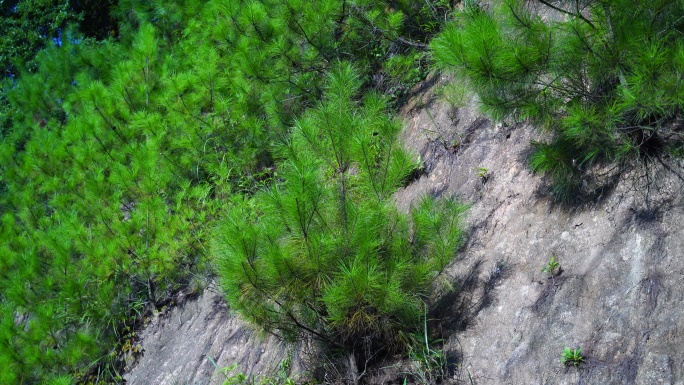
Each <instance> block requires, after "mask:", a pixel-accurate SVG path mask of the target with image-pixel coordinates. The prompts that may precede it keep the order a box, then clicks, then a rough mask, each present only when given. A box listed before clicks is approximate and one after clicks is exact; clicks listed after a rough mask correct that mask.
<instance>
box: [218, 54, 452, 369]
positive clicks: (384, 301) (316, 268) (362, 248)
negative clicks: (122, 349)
mask: <svg viewBox="0 0 684 385" xmlns="http://www.w3.org/2000/svg"><path fill="white" fill-rule="evenodd" d="M359 86H360V81H359V78H358V76H357V75H356V74H355V73H354V71H353V70H352V69H351V68H350V66H349V65H346V64H342V65H341V66H340V67H339V68H336V69H335V70H334V71H333V72H332V74H331V75H330V78H329V82H328V84H327V87H326V92H325V97H324V100H323V101H322V102H321V103H320V104H319V106H317V107H316V108H315V109H313V110H311V111H309V112H308V113H307V114H305V116H304V117H303V118H302V119H300V120H298V122H297V123H296V125H295V128H294V131H293V133H292V136H291V139H290V141H288V143H287V144H286V145H285V146H284V147H282V148H281V151H282V153H283V158H284V160H283V162H282V163H281V164H280V165H279V167H278V178H279V179H280V181H281V182H280V183H277V184H274V185H272V186H271V187H270V188H268V189H265V190H264V191H261V192H259V193H258V194H256V195H255V196H254V197H253V198H252V199H248V200H245V201H243V202H238V203H237V204H236V205H235V207H233V208H232V209H231V210H230V214H229V216H228V218H227V219H226V220H225V221H223V222H222V223H221V224H220V226H219V227H218V229H217V232H216V237H215V242H214V248H213V249H214V255H215V258H216V262H217V264H218V266H219V267H218V271H219V276H220V279H221V283H222V285H223V288H224V290H225V293H226V296H227V298H228V301H229V304H230V305H231V307H232V308H233V309H236V310H237V311H239V312H240V313H241V314H242V315H243V316H245V317H247V318H248V319H250V320H251V321H252V322H253V323H254V324H256V325H258V326H260V327H262V328H264V329H265V330H267V331H268V332H270V333H273V334H276V335H278V336H280V337H282V338H285V339H290V340H293V339H297V338H299V337H302V336H303V335H307V336H309V337H314V338H316V339H319V340H322V341H323V342H325V343H327V344H328V345H329V346H331V347H333V348H337V349H343V350H344V351H346V352H347V353H349V354H352V355H353V356H354V357H355V358H356V359H357V360H358V361H359V365H362V364H364V362H367V360H370V359H372V357H373V356H381V355H382V354H384V353H392V352H398V351H405V349H406V348H407V344H408V343H410V342H411V339H410V334H411V333H414V332H416V331H419V330H420V328H421V325H422V318H421V316H422V314H423V309H424V306H425V302H426V301H428V300H429V298H430V292H431V289H432V288H433V287H434V282H435V279H436V278H437V276H438V275H439V274H440V273H441V272H442V271H443V269H444V268H445V267H446V266H447V264H449V263H450V262H451V261H452V260H453V259H454V257H455V255H456V251H457V249H458V247H459V245H460V243H461V240H462V232H461V228H460V227H459V218H460V214H461V213H462V212H463V210H464V207H463V206H461V205H459V204H457V203H455V202H454V201H452V200H445V201H440V202H437V201H435V200H433V199H429V198H425V199H423V200H422V201H420V203H418V204H417V205H416V206H415V207H413V208H412V210H411V213H410V214H409V215H407V214H404V213H401V212H399V211H397V209H396V208H394V205H393V202H392V199H391V196H392V193H393V192H395V191H396V190H397V188H399V187H400V186H401V185H402V182H403V180H404V179H405V178H406V177H407V175H409V174H410V172H411V171H412V170H413V168H414V167H416V164H415V163H414V162H413V161H412V160H411V159H410V157H409V156H408V155H407V154H406V153H405V152H404V151H403V150H402V148H401V146H400V143H399V141H398V139H397V133H398V131H399V129H400V127H399V125H398V124H397V123H396V122H394V121H392V120H391V119H390V118H389V117H388V116H387V114H386V104H385V100H383V98H381V97H379V96H377V95H367V96H366V97H364V98H363V99H362V100H360V101H357V100H356V96H357V95H358V89H359ZM360 367H361V366H360Z"/></svg>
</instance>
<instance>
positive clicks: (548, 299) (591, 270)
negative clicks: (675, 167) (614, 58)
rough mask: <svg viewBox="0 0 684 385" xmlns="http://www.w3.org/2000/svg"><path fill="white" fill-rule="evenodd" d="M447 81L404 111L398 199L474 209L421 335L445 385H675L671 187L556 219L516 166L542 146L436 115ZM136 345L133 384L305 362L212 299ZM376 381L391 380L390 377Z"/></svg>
mask: <svg viewBox="0 0 684 385" xmlns="http://www.w3.org/2000/svg"><path fill="white" fill-rule="evenodd" d="M443 81H444V80H443V79H440V78H438V77H436V78H434V79H432V81H428V82H426V83H425V84H424V85H423V88H422V89H419V90H417V91H416V96H415V97H414V98H413V100H412V101H411V102H410V103H409V104H408V105H407V106H405V108H404V109H403V115H404V117H405V121H406V129H405V132H404V140H405V143H406V145H407V147H408V148H409V149H411V151H413V152H414V153H416V154H420V156H421V159H422V161H423V162H424V165H425V174H424V175H423V176H421V178H420V179H418V180H417V181H415V182H414V183H412V184H411V185H410V186H408V187H406V188H405V189H403V190H402V191H400V192H399V193H398V194H397V196H396V200H397V204H398V206H399V207H401V208H404V209H406V208H408V207H409V206H410V205H411V203H412V202H413V201H414V200H415V199H416V198H417V197H419V196H420V195H421V194H426V193H427V194H434V195H437V196H457V197H459V198H460V199H461V200H462V201H463V202H466V203H469V204H470V205H471V208H470V210H469V211H468V213H467V217H468V219H467V226H468V229H469V232H468V233H469V237H468V241H467V244H466V246H465V248H464V249H463V251H462V253H461V254H460V256H459V259H458V261H456V262H455V263H454V265H453V267H452V268H451V269H450V270H449V271H448V272H447V276H448V277H449V279H451V280H452V281H453V283H454V285H455V286H456V287H460V288H461V290H460V292H459V294H458V295H449V296H446V297H444V298H443V299H442V300H441V301H440V303H439V306H438V307H437V308H436V310H435V311H433V313H434V314H433V315H432V319H431V321H430V325H431V327H432V328H433V330H437V331H439V332H440V333H441V335H442V336H443V337H444V338H445V341H446V343H445V346H444V351H445V352H446V353H447V355H448V358H449V362H450V363H451V367H452V371H451V373H450V379H449V381H450V382H454V383H473V384H684V356H681V355H679V354H678V353H677V352H681V351H682V350H684V334H683V332H684V317H682V311H683V310H682V309H684V306H683V305H684V299H683V298H684V297H683V296H682V294H681V290H682V289H683V288H684V264H682V261H684V257H683V256H682V255H683V254H684V229H683V228H682V223H684V205H683V204H682V203H683V202H682V198H681V195H682V194H681V190H682V187H683V185H682V182H681V181H680V178H679V177H678V176H677V175H676V174H674V173H672V172H671V171H668V170H665V169H663V168H662V167H656V166H654V165H650V164H645V165H644V166H640V167H635V168H633V169H631V170H627V171H626V172H624V173H623V174H622V176H621V178H620V180H619V181H617V182H616V183H615V184H613V185H611V186H610V188H606V189H605V190H603V191H601V192H600V193H599V194H597V196H595V197H593V198H592V199H589V200H587V201H584V202H581V203H578V204H575V205H559V204H556V203H554V202H553V200H552V199H551V198H550V197H549V196H548V194H547V193H546V191H547V184H546V182H545V181H544V180H543V179H542V178H541V177H539V176H537V175H533V174H532V173H531V172H530V171H529V169H528V167H527V166H526V157H527V154H528V152H529V147H530V141H531V140H533V139H535V138H537V135H538V133H536V132H535V130H534V129H533V128H532V127H528V126H525V125H506V124H493V123H492V122H490V121H489V120H487V119H486V118H483V117H481V116H479V115H478V114H476V113H475V112H474V109H473V108H470V107H460V108H457V107H453V106H451V105H449V104H447V103H445V102H443V101H441V100H440V98H438V97H437V96H436V93H435V90H436V89H437V87H439V84H441V83H442V82H443ZM552 256H554V257H555V259H556V260H557V261H558V263H559V264H560V269H559V270H557V273H555V274H553V275H552V274H549V273H544V272H542V271H541V269H542V268H543V267H544V266H545V265H546V264H547V263H548V262H549V259H550V258H551V257H552ZM141 336H142V346H143V349H144V350H145V351H144V354H143V357H141V359H140V361H139V363H138V364H137V366H136V367H135V368H133V369H132V370H131V371H130V372H129V373H128V374H127V375H126V377H125V378H126V379H127V380H128V383H130V384H174V383H178V384H207V383H210V382H212V383H221V381H222V378H221V377H220V376H218V375H216V374H215V373H216V370H215V366H214V364H213V363H212V362H211V361H212V360H213V361H214V362H215V363H216V365H218V366H219V367H225V366H228V365H230V364H232V363H237V364H238V366H239V369H237V370H240V371H243V372H245V373H250V374H257V375H258V374H265V373H274V370H277V368H278V367H279V366H280V367H281V368H282V366H283V363H287V364H290V363H293V365H295V368H294V369H295V371H296V370H297V369H298V368H301V366H300V367H297V366H296V365H299V364H298V362H299V360H298V358H299V357H300V354H299V353H297V352H301V348H300V349H298V350H296V351H297V352H295V353H294V355H288V353H287V347H285V346H283V345H281V344H279V343H277V342H276V341H272V340H266V341H264V340H262V339H259V338H257V336H256V335H255V334H254V333H253V332H251V331H250V330H249V329H247V328H245V327H244V326H243V325H242V324H241V323H240V322H239V321H238V320H236V319H235V318H234V317H232V316H230V315H229V314H228V312H227V309H226V308H225V306H224V305H223V303H222V302H221V301H220V298H219V297H217V296H216V295H215V294H212V293H210V292H207V293H205V294H204V295H202V296H201V297H200V299H199V300H193V301H188V302H186V303H185V305H183V307H178V308H176V309H172V310H171V311H169V312H168V314H165V315H160V316H159V317H158V318H157V319H156V320H155V321H154V322H152V324H151V325H150V326H148V328H147V329H146V330H144V331H143V332H142V334H141ZM564 347H570V348H572V349H575V348H581V349H582V354H583V356H584V357H585V361H584V362H583V363H582V364H581V365H579V366H578V367H574V366H565V365H563V364H561V352H562V350H563V349H564ZM209 358H211V359H209ZM287 366H288V368H289V367H290V365H287ZM383 376H384V377H383ZM393 376H394V377H393ZM375 378H376V381H377V382H381V381H390V382H391V381H393V380H394V381H396V380H400V379H403V377H401V376H400V375H399V376H398V375H397V373H396V371H395V373H394V374H393V375H392V374H391V373H385V374H382V373H381V374H379V375H377V376H376V377H375Z"/></svg>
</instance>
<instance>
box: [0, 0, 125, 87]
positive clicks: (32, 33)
mask: <svg viewBox="0 0 684 385" xmlns="http://www.w3.org/2000/svg"><path fill="white" fill-rule="evenodd" d="M70 3H71V4H70ZM112 3H113V0H107V1H93V0H85V1H79V2H69V1H67V0H5V1H2V2H0V31H2V33H1V34H0V79H1V78H4V77H5V76H8V75H9V74H12V75H13V76H16V75H18V74H19V70H20V69H22V68H25V69H29V70H34V69H35V68H36V62H35V61H34V58H35V56H36V54H37V53H38V52H39V51H40V50H41V49H43V48H44V47H46V46H49V45H57V44H63V43H64V42H65V41H67V40H69V39H70V38H71V37H72V36H70V32H67V31H68V26H69V25H70V24H73V25H77V26H78V27H80V29H81V30H82V31H83V32H84V33H85V34H86V36H88V37H97V38H104V37H106V36H107V35H108V33H109V32H110V31H109V30H108V28H111V27H112V26H113V24H114V23H113V20H112V19H111V18H110V16H109V7H110V6H111V5H112Z"/></svg>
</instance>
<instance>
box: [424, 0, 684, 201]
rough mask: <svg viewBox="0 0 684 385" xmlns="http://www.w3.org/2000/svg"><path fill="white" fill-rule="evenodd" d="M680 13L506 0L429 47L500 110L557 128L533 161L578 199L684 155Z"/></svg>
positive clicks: (563, 193)
mask: <svg viewBox="0 0 684 385" xmlns="http://www.w3.org/2000/svg"><path fill="white" fill-rule="evenodd" d="M543 15H545V16H543ZM683 16H684V3H682V2H681V1H669V0H659V1H630V0H609V1H605V0H601V1H593V0H572V1H570V0H567V1H542V0H536V1H522V0H506V1H502V2H500V4H497V5H492V6H490V7H481V6H470V7H466V8H465V9H464V10H463V11H460V12H457V13H456V15H455V19H456V20H455V21H454V22H452V23H451V24H450V25H449V26H448V27H446V28H445V30H444V32H443V33H442V34H441V35H440V36H439V37H438V38H436V39H435V40H434V41H433V42H432V50H433V54H434V56H435V59H436V61H437V63H438V64H439V65H441V66H443V67H446V68H449V69H453V70H455V71H457V73H458V74H459V75H460V76H462V77H463V78H464V80H465V81H466V82H467V84H468V85H469V86H470V87H471V88H472V90H473V91H474V92H475V93H476V94H477V95H478V98H479V101H480V103H481V105H482V107H483V108H484V110H485V111H487V112H488V113H490V114H491V115H492V116H493V117H494V118H497V119H504V118H507V117H512V118H517V119H528V120H529V121H530V122H532V123H534V124H536V125H537V126H538V127H539V128H541V129H542V130H543V131H545V132H548V133H549V134H550V137H551V139H550V140H549V141H548V142H535V143H533V146H534V149H535V151H534V154H533V155H532V157H531V166H532V168H533V170H535V171H539V172H543V173H546V174H547V175H549V176H550V177H551V179H552V181H553V191H554V193H555V195H556V197H558V198H561V199H571V198H573V197H576V196H577V194H580V193H598V192H600V191H602V189H603V188H604V187H605V185H606V183H610V182H611V181H612V180H615V178H616V177H618V176H619V175H620V173H621V172H622V171H623V170H625V169H626V168H627V167H628V166H630V165H634V164H635V163H638V162H647V163H651V162H655V163H660V164H663V165H665V167H667V168H670V167H671V166H670V165H668V164H667V159H668V157H670V156H671V155H677V156H679V155H680V154H681V148H682V145H683V144H684V142H683V141H682V139H684V138H683V137H682V133H681V129H680V128H679V126H678V124H677V123H676V121H677V119H678V118H679V117H680V116H681V112H680V111H681V107H682V106H683V105H684V88H682V86H681V85H682V84H683V83H682V76H683V75H682V74H684V72H683V70H684V45H683V44H682V33H683V32H684V18H683ZM606 166H609V167H606Z"/></svg>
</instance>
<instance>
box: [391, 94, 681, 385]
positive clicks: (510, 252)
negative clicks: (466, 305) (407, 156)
mask: <svg viewBox="0 0 684 385" xmlns="http://www.w3.org/2000/svg"><path fill="white" fill-rule="evenodd" d="M405 115H406V116H407V118H408V119H409V120H408V126H407V128H406V131H405V140H406V144H407V146H409V148H411V149H412V150H413V151H414V152H416V153H420V154H421V156H422V159H423V160H424V162H425V163H426V165H427V170H426V171H427V175H426V176H424V177H423V178H422V179H420V180H419V181H417V182H416V183H414V184H412V185H411V186H409V187H407V188H406V189H405V190H403V191H401V192H400V193H399V194H398V196H397V202H398V204H399V205H400V206H401V207H408V205H410V204H411V202H412V201H413V200H414V199H415V197H416V196H417V195H420V194H421V193H432V194H437V195H441V196H454V195H455V196H458V197H460V198H461V199H462V200H463V201H465V202H470V203H471V204H472V206H471V209H470V210H469V212H468V218H469V219H468V224H469V227H470V236H469V240H468V243H467V246H466V248H465V249H464V251H463V253H462V255H461V256H460V259H461V261H460V262H457V263H456V264H455V265H454V267H453V269H452V271H451V272H450V273H451V275H452V276H453V277H454V278H455V279H456V280H457V281H460V282H466V281H467V280H465V279H464V277H471V275H468V273H470V274H472V273H473V272H475V273H476V274H478V275H479V278H480V279H479V282H480V284H479V287H478V288H476V289H475V291H474V293H473V295H472V301H471V302H472V305H473V306H474V307H475V311H471V312H470V314H466V316H467V318H468V319H466V321H467V322H466V324H463V323H461V327H460V329H461V330H447V331H446V333H445V334H446V335H451V336H452V340H454V341H455V340H456V339H455V338H454V337H456V338H457V341H459V344H455V343H452V344H451V345H448V346H447V350H449V351H452V352H456V353H458V355H459V356H460V357H461V360H462V361H461V370H462V373H460V374H461V376H462V377H463V376H464V375H465V378H468V376H470V378H472V380H473V383H475V384H684V356H683V355H682V354H679V353H678V352H681V351H682V350H683V349H684V317H683V316H682V315H683V314H682V309H683V305H684V300H683V298H684V296H683V295H682V290H684V264H683V262H684V257H683V254H684V228H683V226H682V224H683V223H684V207H682V199H681V191H682V183H681V182H680V181H679V180H678V178H677V177H676V176H675V175H674V174H672V173H671V172H667V171H664V170H662V169H658V168H655V167H649V168H648V169H646V168H641V169H636V170H632V171H630V172H629V173H627V174H626V175H624V177H623V178H622V180H620V182H619V183H618V185H617V187H616V188H615V189H614V190H613V191H605V192H604V195H603V197H601V199H595V200H594V202H590V203H584V204H582V205H578V206H576V207H567V206H565V207H564V206H560V205H555V204H554V203H553V201H552V200H551V199H550V198H549V197H547V196H545V194H544V193H543V191H544V189H545V187H546V185H545V183H544V182H543V181H542V180H541V179H540V177H538V176H535V175H532V174H531V173H530V171H529V170H528V168H527V167H526V161H525V158H526V156H527V154H528V153H529V147H530V145H529V144H530V140H532V139H535V137H534V135H535V132H534V130H533V129H531V128H530V127H526V126H515V127H509V126H506V125H494V124H492V123H490V122H489V121H487V120H485V119H483V118H482V117H478V116H477V115H475V114H473V112H472V109H468V108H462V109H457V108H451V107H450V106H447V105H444V104H443V103H440V102H439V101H438V100H437V99H436V98H435V96H434V94H433V93H432V90H427V91H426V92H425V93H424V94H422V95H421V96H420V98H419V99H417V100H414V101H413V103H412V104H409V105H408V106H407V107H406V109H405ZM485 169H486V176H485V177H484V178H483V177H482V176H483V175H482V174H483V173H485V171H484V170H485ZM478 174H480V175H478ZM551 256H555V258H556V259H557V261H558V262H559V263H560V267H561V269H562V272H561V273H560V274H559V275H557V276H554V277H552V278H551V276H550V274H547V273H543V272H541V269H542V268H543V267H544V265H546V264H547V263H548V261H549V259H550V258H551ZM459 277H460V278H459ZM454 310H457V309H454ZM443 314H444V315H445V320H443V321H442V322H443V323H446V324H449V322H448V318H449V317H453V318H455V319H457V318H458V317H459V315H458V314H448V312H446V313H444V312H443ZM461 316H464V315H463V314H461ZM445 321H446V322H445ZM452 324H453V322H452ZM564 347H570V348H572V349H574V348H577V347H580V348H582V354H583V355H584V356H585V357H586V361H585V363H584V364H582V365H580V366H579V367H578V368H575V367H565V366H564V365H562V364H561V362H560V357H561V352H562V350H563V348H564ZM467 382H468V381H466V383H467Z"/></svg>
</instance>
